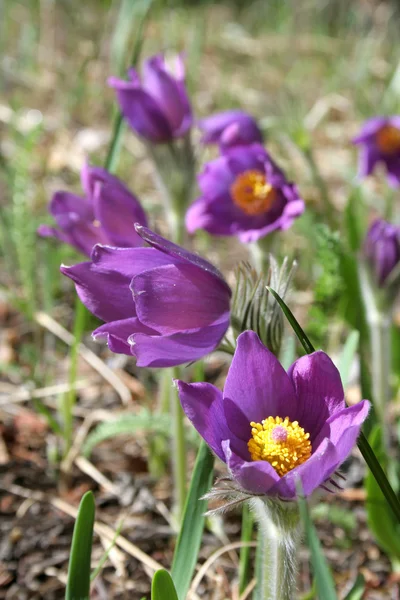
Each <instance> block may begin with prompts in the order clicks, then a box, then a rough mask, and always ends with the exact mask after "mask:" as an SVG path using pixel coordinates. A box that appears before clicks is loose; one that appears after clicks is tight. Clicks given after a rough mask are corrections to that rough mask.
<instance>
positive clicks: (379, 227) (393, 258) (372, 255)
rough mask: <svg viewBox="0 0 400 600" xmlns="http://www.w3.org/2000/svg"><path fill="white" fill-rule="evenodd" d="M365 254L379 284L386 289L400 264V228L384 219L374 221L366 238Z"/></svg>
mask: <svg viewBox="0 0 400 600" xmlns="http://www.w3.org/2000/svg"><path fill="white" fill-rule="evenodd" d="M364 254H365V256H366V258H367V260H368V262H369V264H370V266H371V269H372V273H373V275H374V278H375V280H376V282H377V284H378V285H379V286H380V287H384V286H385V284H386V283H387V280H388V278H389V276H390V275H391V273H392V272H393V269H394V268H395V267H397V266H398V265H399V262H400V227H397V226H396V225H392V224H391V223H388V222H387V221H384V220H383V219H376V220H375V221H373V223H372V224H371V226H370V228H369V230H368V233H367V235H366V238H365V242H364Z"/></svg>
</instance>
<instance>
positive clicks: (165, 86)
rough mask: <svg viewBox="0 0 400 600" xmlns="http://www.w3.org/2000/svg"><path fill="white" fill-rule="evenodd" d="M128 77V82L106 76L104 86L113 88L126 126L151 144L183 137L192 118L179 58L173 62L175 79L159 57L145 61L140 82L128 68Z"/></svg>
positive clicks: (183, 71)
mask: <svg viewBox="0 0 400 600" xmlns="http://www.w3.org/2000/svg"><path fill="white" fill-rule="evenodd" d="M128 76H129V79H128V81H124V80H123V79H118V78H117V77H110V78H109V80H108V84H109V85H110V86H111V87H112V88H114V89H115V91H116V94H117V99H118V102H119V105H120V107H121V112H122V114H123V115H124V117H125V119H126V120H127V121H128V123H129V125H130V127H132V129H133V130H134V131H136V133H137V134H138V135H140V136H142V137H143V138H145V139H147V140H148V141H150V142H153V143H165V142H170V141H172V140H173V138H179V137H182V136H184V135H185V134H186V133H187V131H188V130H189V129H190V127H191V125H192V120H193V118H192V109H191V106H190V101H189V98H188V95H187V92H186V88H185V70H184V65H183V61H182V59H181V58H180V57H178V58H177V60H176V74H175V76H174V75H173V74H172V73H170V71H169V69H168V68H167V65H166V63H165V60H164V57H163V56H161V55H158V56H153V57H152V58H149V59H148V60H147V61H145V63H144V65H143V76H142V79H140V77H139V75H138V73H137V72H136V71H135V69H133V68H132V69H129V71H128Z"/></svg>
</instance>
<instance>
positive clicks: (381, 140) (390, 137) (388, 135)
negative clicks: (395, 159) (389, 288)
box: [376, 125, 400, 154]
mask: <svg viewBox="0 0 400 600" xmlns="http://www.w3.org/2000/svg"><path fill="white" fill-rule="evenodd" d="M376 144H377V146H378V148H379V150H381V152H385V153H386V154H393V153H394V152H398V151H399V150H400V129H397V127H393V125H384V126H383V127H382V129H380V130H379V131H378V132H377V134H376Z"/></svg>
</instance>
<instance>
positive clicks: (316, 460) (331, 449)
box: [270, 438, 339, 499]
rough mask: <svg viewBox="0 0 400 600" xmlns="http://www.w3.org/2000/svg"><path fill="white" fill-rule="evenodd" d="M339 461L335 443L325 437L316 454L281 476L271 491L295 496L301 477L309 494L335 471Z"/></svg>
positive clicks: (305, 491)
mask: <svg viewBox="0 0 400 600" xmlns="http://www.w3.org/2000/svg"><path fill="white" fill-rule="evenodd" d="M338 463H339V458H338V455H337V452H336V448H335V446H334V444H333V443H332V442H331V441H330V440H329V439H327V438H325V439H324V440H323V441H322V442H321V444H320V445H319V447H318V448H317V449H316V451H315V452H314V454H312V455H311V456H310V458H309V459H308V460H307V461H306V462H305V463H303V464H302V465H300V466H299V467H295V468H294V469H292V470H291V471H289V473H286V475H284V476H283V477H281V479H280V481H279V482H278V483H277V484H276V485H275V486H274V487H273V488H272V489H271V491H270V493H271V494H272V495H278V496H280V497H282V498H288V499H289V498H295V497H296V495H297V493H296V483H297V480H298V479H300V480H301V483H302V487H303V491H304V494H305V495H306V496H309V495H310V494H312V492H313V491H314V490H316V489H317V488H318V487H319V486H320V485H322V484H323V483H324V481H326V479H328V477H329V476H330V475H332V474H333V473H334V472H335V470H336V468H337V465H338Z"/></svg>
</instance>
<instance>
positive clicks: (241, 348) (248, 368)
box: [224, 331, 297, 441]
mask: <svg viewBox="0 0 400 600" xmlns="http://www.w3.org/2000/svg"><path fill="white" fill-rule="evenodd" d="M225 399H228V400H231V401H232V403H233V404H235V405H236V407H237V409H238V410H240V411H241V412H242V413H243V415H244V418H243V422H242V421H241V420H240V421H238V419H237V414H238V413H237V411H236V412H235V413H233V411H231V410H230V409H229V406H230V405H229V404H227V409H226V411H225V414H226V418H227V420H228V426H229V428H230V429H231V430H232V431H234V432H235V433H236V435H237V436H238V437H240V438H241V439H242V440H245V441H248V440H249V439H250V437H251V427H250V422H251V421H255V422H257V423H259V422H261V421H262V420H264V419H267V418H268V417H270V416H272V417H277V416H280V417H282V418H285V417H289V419H290V420H292V421H293V420H295V419H297V402H296V398H295V394H294V389H293V386H292V383H291V381H290V379H289V377H288V376H287V373H286V372H285V370H284V368H283V367H282V365H281V364H280V362H279V361H278V359H277V358H276V356H274V355H273V354H272V352H270V351H269V350H268V349H267V348H266V347H265V346H264V345H263V344H262V343H261V341H260V338H259V337H258V335H257V334H256V333H254V331H245V332H244V333H242V334H241V335H240V336H239V337H238V340H237V347H236V351H235V355H234V357H233V360H232V364H231V366H230V369H229V372H228V376H227V378H226V383H225V387H224V402H225Z"/></svg>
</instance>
